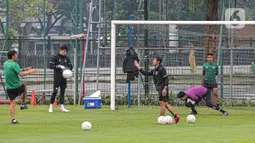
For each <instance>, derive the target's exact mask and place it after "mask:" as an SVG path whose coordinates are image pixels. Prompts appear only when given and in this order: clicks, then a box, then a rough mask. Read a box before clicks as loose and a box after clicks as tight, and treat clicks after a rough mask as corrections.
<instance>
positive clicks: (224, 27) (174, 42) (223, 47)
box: [109, 20, 255, 110]
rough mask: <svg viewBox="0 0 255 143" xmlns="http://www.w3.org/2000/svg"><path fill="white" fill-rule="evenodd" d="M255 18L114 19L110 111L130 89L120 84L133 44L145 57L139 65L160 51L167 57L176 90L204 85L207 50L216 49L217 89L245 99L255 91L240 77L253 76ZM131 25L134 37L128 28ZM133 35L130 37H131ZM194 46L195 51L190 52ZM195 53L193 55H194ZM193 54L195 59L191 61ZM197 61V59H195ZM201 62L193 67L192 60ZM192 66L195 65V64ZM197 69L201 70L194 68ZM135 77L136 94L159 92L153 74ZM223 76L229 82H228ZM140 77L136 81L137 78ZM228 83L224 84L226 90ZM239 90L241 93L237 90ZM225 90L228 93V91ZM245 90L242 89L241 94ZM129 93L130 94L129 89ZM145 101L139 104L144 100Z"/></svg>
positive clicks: (229, 96) (147, 64)
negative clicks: (200, 19)
mask: <svg viewBox="0 0 255 143" xmlns="http://www.w3.org/2000/svg"><path fill="white" fill-rule="evenodd" d="M254 25H255V21H122V20H113V21H112V22H111V49H110V51H109V52H110V53H111V85H110V87H111V89H110V94H111V106H110V109H111V110H115V109H116V108H115V105H116V98H117V97H119V96H121V95H123V92H122V91H124V92H126V90H125V89H127V83H125V82H124V83H123V82H122V83H121V82H120V79H122V80H124V78H123V77H122V75H123V72H122V69H121V68H122V67H121V65H122V61H123V57H124V54H125V50H126V49H127V48H128V47H129V46H130V45H129V40H130V39H132V41H133V43H132V47H133V48H134V49H135V50H136V51H137V53H138V55H139V56H140V59H141V61H140V65H141V67H143V68H145V69H151V68H153V67H152V65H151V64H150V63H151V61H152V59H153V58H154V57H155V56H161V57H162V58H163V63H162V64H163V65H164V66H165V68H166V69H167V73H168V75H169V76H170V77H171V78H170V82H169V90H170V91H172V92H173V93H176V92H178V91H180V90H184V89H187V88H188V87H191V86H194V85H199V84H200V81H201V73H202V66H203V63H204V62H205V61H206V54H208V53H213V54H214V57H215V58H214V62H216V63H217V64H218V65H219V69H220V72H219V76H218V88H219V90H220V92H221V96H222V95H224V99H227V100H232V99H241V98H243V99H246V98H250V97H253V94H254V95H255V90H254V89H253V88H252V86H253V85H251V84H248V83H249V82H250V81H248V80H245V83H244V82H242V83H240V82H239V81H238V80H235V78H238V77H236V75H235V73H239V74H240V75H239V78H244V77H247V75H249V76H253V73H252V72H251V63H252V62H253V61H252V59H255V50H254V48H252V47H254V46H253V45H254V44H255V42H254V41H253V40H254V39H255V32H254V33H252V31H253V30H254V31H255V28H254ZM130 29H132V36H131V37H130V36H129V35H130V34H129V32H128V31H129V30H130ZM129 37H130V38H129ZM191 50H193V51H192V52H193V53H192V54H190V52H191ZM190 55H194V57H193V58H190V57H189V56H190ZM190 59H192V60H190ZM190 61H192V62H190ZM192 63H193V64H195V65H196V66H194V65H193V64H192ZM191 68H192V69H191ZM194 68H196V69H194ZM139 77H141V78H137V79H135V81H134V82H132V83H131V84H132V86H131V90H132V91H134V90H135V92H131V96H133V97H134V98H139V99H138V102H142V99H141V98H142V96H141V95H143V96H146V95H147V94H154V95H155V99H156V98H157V92H156V89H155V87H154V86H153V84H152V81H153V80H152V79H151V78H149V79H146V77H144V76H139ZM223 77H224V84H223ZM136 82H137V83H136ZM223 86H224V89H223ZM237 91H238V92H237ZM223 93H224V94H223ZM240 93H242V94H241V95H240ZM124 94H126V93H124ZM139 104H140V103H138V105H139Z"/></svg>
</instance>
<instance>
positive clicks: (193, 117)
mask: <svg viewBox="0 0 255 143" xmlns="http://www.w3.org/2000/svg"><path fill="white" fill-rule="evenodd" d="M195 121H196V117H195V116H194V115H188V116H187V122H188V123H195Z"/></svg>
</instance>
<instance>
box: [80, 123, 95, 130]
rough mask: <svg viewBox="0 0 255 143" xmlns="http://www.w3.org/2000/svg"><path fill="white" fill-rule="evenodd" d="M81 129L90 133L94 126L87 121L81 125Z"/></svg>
mask: <svg viewBox="0 0 255 143" xmlns="http://www.w3.org/2000/svg"><path fill="white" fill-rule="evenodd" d="M81 128H82V129H83V130H84V131H89V130H90V129H91V128H92V125H91V123H90V122H88V121H85V122H83V123H82V124H81Z"/></svg>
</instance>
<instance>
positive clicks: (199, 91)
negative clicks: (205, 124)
mask: <svg viewBox="0 0 255 143" xmlns="http://www.w3.org/2000/svg"><path fill="white" fill-rule="evenodd" d="M209 90H210V89H207V88H205V87H203V86H195V87H192V88H189V89H188V90H186V91H181V92H179V93H178V94H177V98H179V99H181V100H182V101H184V102H185V105H186V106H187V107H190V108H191V112H190V114H191V115H197V114H198V113H197V110H196V109H195V105H197V104H198V103H199V102H200V101H201V100H202V99H205V101H206V106H207V107H209V108H212V109H214V110H217V111H220V112H221V113H222V115H223V116H228V115H229V114H228V112H227V111H225V110H223V109H222V108H221V107H220V106H218V105H214V104H213V103H212V99H211V94H210V93H211V92H210V91H209Z"/></svg>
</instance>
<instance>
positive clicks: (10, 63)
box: [4, 50, 37, 124]
mask: <svg viewBox="0 0 255 143" xmlns="http://www.w3.org/2000/svg"><path fill="white" fill-rule="evenodd" d="M7 56H8V60H7V61H5V62H4V76H5V80H6V89H7V94H8V96H9V98H10V113H11V118H12V122H11V123H12V124H19V122H18V121H17V120H15V106H16V100H15V99H16V97H18V96H20V95H21V94H23V97H22V100H21V107H20V109H21V110H23V109H27V108H28V107H27V106H26V105H25V99H26V95H27V88H26V86H25V85H24V84H22V83H21V82H20V79H19V76H26V75H29V74H31V73H34V72H36V71H37V70H36V69H32V68H29V69H27V70H21V69H20V67H19V65H18V64H17V63H16V60H17V52H16V51H14V50H12V51H9V52H8V54H7Z"/></svg>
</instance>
